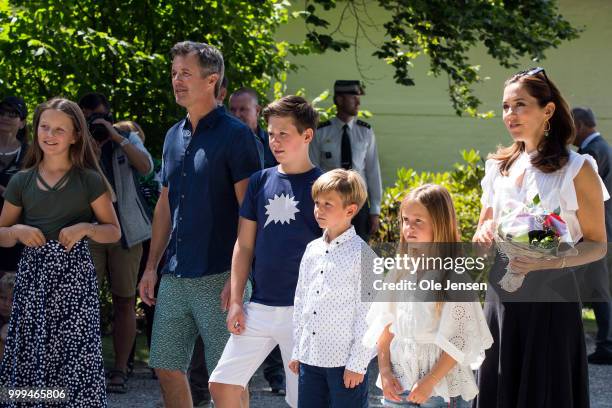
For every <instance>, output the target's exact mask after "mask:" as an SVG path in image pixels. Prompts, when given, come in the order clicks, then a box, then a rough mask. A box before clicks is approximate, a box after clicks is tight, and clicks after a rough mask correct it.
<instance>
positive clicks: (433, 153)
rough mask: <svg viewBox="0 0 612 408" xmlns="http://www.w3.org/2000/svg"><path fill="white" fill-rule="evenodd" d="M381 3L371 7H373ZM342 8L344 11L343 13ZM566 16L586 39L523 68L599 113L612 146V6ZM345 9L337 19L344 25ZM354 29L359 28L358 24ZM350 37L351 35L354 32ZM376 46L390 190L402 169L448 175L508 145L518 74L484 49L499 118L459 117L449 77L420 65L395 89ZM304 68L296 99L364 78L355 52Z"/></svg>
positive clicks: (606, 0) (373, 11) (589, 0)
mask: <svg viewBox="0 0 612 408" xmlns="http://www.w3.org/2000/svg"><path fill="white" fill-rule="evenodd" d="M374 3H375V2H372V4H374ZM341 6H342V4H340V5H339V7H341ZM560 8H561V13H562V14H563V15H564V16H565V17H566V18H567V19H569V21H570V22H572V23H573V24H574V26H576V27H584V28H585V31H584V32H583V33H582V34H581V36H580V38H579V39H577V40H574V41H572V42H567V43H563V44H562V45H561V46H560V47H559V48H558V49H556V50H552V51H549V52H548V55H547V56H548V58H547V59H546V60H545V61H542V62H540V63H534V62H530V61H522V64H521V65H522V67H525V68H526V67H531V66H535V65H541V66H544V67H545V68H546V71H547V73H548V74H549V76H550V78H551V79H553V80H554V81H555V82H556V83H557V85H558V86H559V87H560V89H561V91H562V92H563V94H564V95H565V97H566V98H567V100H568V102H569V103H570V104H576V105H588V106H590V107H592V109H593V110H594V112H595V114H596V115H597V117H598V120H599V129H600V131H601V132H602V133H603V134H604V135H606V136H607V137H608V138H610V139H611V140H612V99H611V97H610V96H611V95H612V82H611V79H612V70H611V69H610V66H612V1H610V0H584V1H579V0H562V1H561V2H560ZM383 13H384V10H380V9H377V8H375V7H370V9H369V14H370V16H371V17H372V20H373V21H374V22H375V23H376V24H377V25H379V26H380V24H381V22H382V21H384V14H383ZM338 16H339V10H336V11H335V12H334V13H333V15H332V17H331V18H330V20H332V21H337V19H338ZM351 25H352V24H351ZM303 29H304V28H303V24H301V23H299V24H293V25H292V26H290V27H288V28H286V29H284V30H282V31H281V32H280V33H279V36H278V38H282V39H290V40H291V39H293V40H296V39H298V38H299V37H300V36H301V35H303ZM344 31H345V34H347V35H350V33H351V28H350V25H347V29H346V30H344ZM370 32H371V36H372V37H373V39H374V40H376V39H378V40H380V39H381V38H382V36H383V34H384V30H383V29H382V27H381V28H380V29H379V30H378V31H376V30H370ZM373 51H374V47H373V46H372V45H370V44H369V43H368V42H367V41H362V42H361V46H360V47H359V57H360V58H359V61H360V63H361V65H362V66H363V68H364V72H365V75H366V76H367V77H368V78H371V79H369V80H368V79H367V81H368V83H367V95H366V96H364V97H363V99H362V109H368V110H370V111H372V113H373V114H374V117H373V118H372V119H370V120H369V121H370V122H371V123H372V125H373V127H374V130H375V133H376V136H377V138H378V145H379V152H380V159H381V166H382V170H383V178H384V182H385V184H386V185H388V184H390V183H391V182H392V181H393V179H394V175H395V171H396V169H397V168H398V167H400V166H407V167H408V166H410V167H414V168H416V169H417V170H442V169H448V168H450V167H451V166H452V164H453V163H454V162H455V161H457V160H458V159H459V155H458V152H459V151H460V150H461V149H463V148H476V149H478V150H480V152H481V153H483V154H486V153H488V152H490V151H492V150H493V149H494V148H495V146H496V145H497V144H499V143H508V142H509V140H510V139H509V136H508V134H507V132H506V130H505V128H504V127H503V125H502V123H501V119H500V109H499V108H500V104H501V102H500V100H501V93H502V84H503V82H504V80H505V79H506V78H507V77H508V76H509V75H511V74H512V73H513V72H514V70H505V69H502V68H501V67H499V66H498V65H497V64H496V63H495V62H494V61H493V60H492V59H491V58H490V57H488V56H487V55H486V53H485V52H484V51H483V50H477V51H475V52H474V53H473V55H472V63H474V64H480V65H481V66H482V70H481V71H482V72H483V73H484V74H486V75H487V76H489V77H490V78H491V79H490V80H489V81H487V82H486V83H485V84H484V85H480V86H478V87H477V95H478V96H479V97H480V98H481V99H482V100H483V101H484V106H483V108H482V109H483V110H490V109H492V110H494V111H495V112H496V114H497V117H496V118H494V119H489V120H482V119H473V118H458V117H457V116H455V115H454V111H453V110H452V108H451V105H450V102H449V99H448V94H447V93H446V86H447V82H446V78H432V77H428V76H427V68H428V66H427V61H426V60H425V59H421V60H419V61H417V62H416V65H415V69H416V70H415V75H414V77H415V79H416V82H417V85H416V86H415V87H404V86H400V85H397V84H395V83H394V81H393V72H392V70H391V69H390V68H389V67H387V66H385V65H384V63H383V62H382V61H380V60H378V59H376V58H374V57H371V54H372V52H373ZM294 60H295V62H297V63H298V64H300V65H302V68H301V69H300V70H299V71H298V72H297V73H296V74H292V75H290V77H289V80H288V86H289V89H288V91H289V92H294V91H295V90H297V89H299V88H305V89H306V90H307V93H308V95H307V96H308V97H313V96H315V95H317V94H319V92H321V91H323V90H324V89H330V88H331V87H332V85H333V81H334V80H335V79H357V78H359V77H360V76H359V72H358V70H357V68H356V65H355V58H354V54H353V50H351V51H349V52H344V53H340V54H338V53H332V52H328V53H326V54H324V55H310V56H306V57H296V58H294Z"/></svg>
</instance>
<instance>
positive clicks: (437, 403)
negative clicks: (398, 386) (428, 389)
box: [383, 391, 472, 408]
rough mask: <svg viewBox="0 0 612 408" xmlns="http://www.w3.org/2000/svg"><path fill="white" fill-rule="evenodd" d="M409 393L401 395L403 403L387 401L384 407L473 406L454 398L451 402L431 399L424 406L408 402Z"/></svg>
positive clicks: (468, 407) (444, 407) (431, 407)
mask: <svg viewBox="0 0 612 408" xmlns="http://www.w3.org/2000/svg"><path fill="white" fill-rule="evenodd" d="M408 394H410V393H409V392H408V391H405V392H403V393H401V394H400V397H402V402H395V401H389V400H387V399H385V400H384V401H383V405H384V406H385V407H402V408H405V407H419V408H470V407H471V406H472V403H471V402H467V401H464V400H463V399H462V398H461V397H453V398H451V400H450V402H445V401H444V398H442V397H431V398H429V399H428V400H427V401H425V403H423V404H420V405H419V404H415V403H413V402H408V401H406V398H408Z"/></svg>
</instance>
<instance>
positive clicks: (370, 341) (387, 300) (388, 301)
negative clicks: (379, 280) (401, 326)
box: [362, 269, 398, 347]
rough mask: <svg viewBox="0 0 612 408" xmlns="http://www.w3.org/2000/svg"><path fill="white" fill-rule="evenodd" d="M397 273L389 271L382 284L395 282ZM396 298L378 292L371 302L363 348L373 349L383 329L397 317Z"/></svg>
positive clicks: (386, 292) (383, 292)
mask: <svg viewBox="0 0 612 408" xmlns="http://www.w3.org/2000/svg"><path fill="white" fill-rule="evenodd" d="M397 280H398V272H397V270H396V269H391V270H390V271H389V272H388V273H387V275H386V276H385V279H384V282H397ZM397 300H398V299H397V296H394V294H389V292H388V291H384V290H383V291H379V292H378V293H377V294H376V295H375V297H374V300H373V301H372V304H371V306H370V310H369V311H368V314H367V315H366V323H367V324H368V328H367V330H366V332H365V334H364V336H363V340H362V342H363V345H364V346H365V347H375V346H376V343H377V342H378V339H379V337H380V335H381V334H382V332H383V330H384V329H385V327H386V326H387V325H389V324H392V323H394V322H395V317H396V315H397V303H398V302H397Z"/></svg>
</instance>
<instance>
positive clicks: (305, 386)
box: [298, 363, 368, 408]
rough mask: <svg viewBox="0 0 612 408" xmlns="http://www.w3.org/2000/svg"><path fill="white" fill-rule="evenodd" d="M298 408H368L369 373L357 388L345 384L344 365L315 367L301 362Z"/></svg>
mask: <svg viewBox="0 0 612 408" xmlns="http://www.w3.org/2000/svg"><path fill="white" fill-rule="evenodd" d="M298 381H299V382H298V398H299V399H298V408H312V407H317V408H324V407H332V408H367V407H368V374H367V373H366V375H365V377H364V379H363V382H362V383H361V384H359V385H358V386H357V387H355V388H346V387H345V386H344V367H333V368H325V367H315V366H311V365H308V364H304V363H300V377H299V380H298Z"/></svg>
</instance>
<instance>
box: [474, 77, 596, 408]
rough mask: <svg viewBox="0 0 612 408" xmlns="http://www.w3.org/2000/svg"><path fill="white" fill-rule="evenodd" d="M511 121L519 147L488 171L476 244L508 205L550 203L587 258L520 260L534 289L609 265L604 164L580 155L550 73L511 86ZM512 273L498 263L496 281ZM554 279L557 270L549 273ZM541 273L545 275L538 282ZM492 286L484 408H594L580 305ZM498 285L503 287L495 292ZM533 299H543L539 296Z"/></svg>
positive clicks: (506, 102)
mask: <svg viewBox="0 0 612 408" xmlns="http://www.w3.org/2000/svg"><path fill="white" fill-rule="evenodd" d="M503 120H504V124H505V125H506V128H507V129H508V132H509V133H510V135H511V137H512V139H513V141H514V143H513V144H512V145H511V146H510V147H507V148H500V149H499V150H498V151H497V153H495V154H493V155H491V156H490V158H489V160H487V163H486V169H485V170H486V173H485V177H484V179H483V181H482V187H483V195H482V200H481V202H482V212H481V215H480V220H479V223H478V230H477V232H476V234H475V235H474V239H473V240H474V242H478V243H483V244H486V245H490V244H491V243H492V242H493V239H494V231H495V225H496V224H495V221H496V219H497V217H498V216H499V214H500V213H501V212H502V211H503V209H504V205H506V204H507V202H508V200H517V201H520V202H523V203H531V202H534V199H536V196H537V199H539V200H540V203H541V205H542V206H543V207H544V208H545V209H546V210H547V211H551V212H552V211H554V210H555V209H557V208H559V209H560V213H561V214H560V215H561V217H562V218H563V219H564V220H565V222H566V223H567V226H568V229H569V232H570V234H571V237H572V241H574V242H573V244H577V243H578V242H580V244H578V245H576V249H577V250H578V255H576V256H572V257H567V258H556V259H549V260H547V259H534V258H527V257H521V258H514V259H512V260H511V261H510V263H509V266H510V268H511V270H512V272H514V273H518V274H524V275H525V281H524V286H529V283H530V282H531V283H532V285H531V287H532V288H533V287H534V286H536V287H537V284H536V285H533V283H534V282H541V279H542V278H546V277H547V276H552V274H553V272H552V271H550V270H551V269H558V268H565V267H572V266H576V265H581V264H584V263H586V262H591V261H593V260H596V259H598V258H600V257H601V256H603V253H605V252H603V253H602V252H601V251H602V250H603V251H605V249H604V246H603V245H593V243H605V242H606V231H605V226H604V207H603V201H604V200H605V199H607V198H608V195H607V192H606V190H605V187H603V184H602V183H601V180H600V179H599V176H598V175H597V171H596V169H597V167H596V163H595V161H594V160H593V159H592V158H591V157H590V156H588V155H579V154H577V153H575V152H573V151H570V150H569V148H568V145H569V144H570V142H571V141H572V139H573V138H574V125H573V121H572V117H571V115H570V111H569V108H568V106H567V103H566V102H565V100H564V99H563V97H562V96H561V94H560V92H559V90H558V89H557V87H556V86H555V85H554V84H553V82H552V81H550V79H549V78H548V77H547V75H546V73H545V72H544V70H543V69H542V68H535V69H532V70H530V71H522V72H520V73H518V74H516V75H514V76H512V77H511V78H510V79H508V80H507V81H506V83H505V88H504V95H503ZM507 266H508V264H507V262H504V261H502V260H501V258H498V259H497V262H496V264H495V265H494V267H493V269H492V271H491V276H492V277H493V276H496V274H500V271H505V270H506V267H507ZM546 270H549V271H548V272H547V271H546ZM533 271H537V272H534V273H532V272H533ZM496 282H497V280H496V279H493V278H491V283H490V286H489V291H488V292H487V302H486V303H485V315H486V317H487V323H488V324H489V327H490V328H491V331H492V333H493V338H494V340H495V341H494V345H493V347H492V348H490V349H489V350H487V352H486V358H485V361H484V363H483V364H482V367H481V368H480V371H479V375H478V385H479V388H480V394H479V395H478V398H477V403H476V406H477V407H479V408H494V407H512V408H515V407H538V408H552V407H555V408H559V407H561V408H564V407H565V408H571V407H588V406H589V395H588V370H587V362H586V350H585V343H584V335H583V328H582V319H581V310H580V306H579V304H578V303H577V302H573V303H569V302H565V303H561V302H558V303H545V302H538V299H537V298H533V299H530V300H531V301H530V302H525V298H524V297H523V298H522V299H519V298H518V297H517V298H516V300H522V302H519V301H516V302H505V301H501V300H500V298H499V293H502V292H499V290H500V289H499V287H497V288H495V289H493V288H494V287H495V284H496ZM492 285H493V286H492ZM530 293H537V291H536V292H530ZM539 300H541V299H539Z"/></svg>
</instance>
